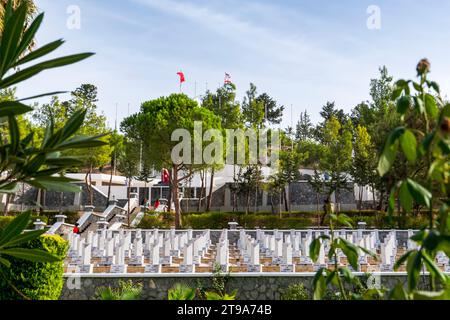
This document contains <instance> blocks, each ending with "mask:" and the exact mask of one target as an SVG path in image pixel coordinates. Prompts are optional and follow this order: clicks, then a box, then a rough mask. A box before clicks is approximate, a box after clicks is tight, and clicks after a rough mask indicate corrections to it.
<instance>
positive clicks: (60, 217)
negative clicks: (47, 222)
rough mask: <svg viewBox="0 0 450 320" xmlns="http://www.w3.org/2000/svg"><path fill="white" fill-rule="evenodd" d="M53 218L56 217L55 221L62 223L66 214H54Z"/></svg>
mask: <svg viewBox="0 0 450 320" xmlns="http://www.w3.org/2000/svg"><path fill="white" fill-rule="evenodd" d="M55 218H56V222H61V223H64V222H66V219H67V216H65V215H63V214H58V215H56V216H55Z"/></svg>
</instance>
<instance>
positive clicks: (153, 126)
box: [121, 94, 221, 227]
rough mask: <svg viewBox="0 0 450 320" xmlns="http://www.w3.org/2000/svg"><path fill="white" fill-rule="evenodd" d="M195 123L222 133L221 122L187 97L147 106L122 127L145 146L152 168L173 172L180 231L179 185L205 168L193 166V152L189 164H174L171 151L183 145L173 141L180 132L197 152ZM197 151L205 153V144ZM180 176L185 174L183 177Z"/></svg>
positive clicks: (147, 104) (173, 187)
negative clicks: (174, 133) (186, 136)
mask: <svg viewBox="0 0 450 320" xmlns="http://www.w3.org/2000/svg"><path fill="white" fill-rule="evenodd" d="M195 121H199V122H201V124H202V127H203V132H205V131H206V130H208V129H212V128H213V129H218V130H220V129H221V120H220V118H219V117H218V116H216V115H215V114H214V113H213V112H211V111H210V110H207V109H205V108H201V107H200V106H199V105H198V104H197V102H196V101H194V100H192V99H190V98H189V97H188V96H186V95H185V94H172V95H170V96H168V97H161V98H159V99H155V100H150V101H147V102H144V103H143V104H142V106H141V110H140V112H139V113H137V114H134V115H131V116H130V117H128V118H126V119H124V121H123V122H122V124H121V129H122V131H123V132H124V133H125V134H126V135H127V137H128V138H130V139H132V140H135V142H136V143H140V141H142V143H143V144H144V145H145V150H143V153H145V156H146V159H147V161H148V162H149V163H150V164H151V165H153V166H154V167H155V168H156V169H162V168H170V169H171V170H172V174H171V182H170V185H171V189H172V192H173V199H174V202H175V211H176V226H177V227H180V226H181V216H180V211H181V210H180V205H179V202H178V199H179V195H178V186H179V183H180V182H182V181H184V180H186V179H187V178H189V177H190V176H191V175H192V173H193V172H194V171H195V170H196V169H198V168H201V167H202V165H200V164H199V165H194V164H193V163H194V153H193V152H191V155H192V157H191V161H190V163H185V162H181V163H180V162H178V161H176V162H174V161H173V159H172V151H173V149H174V148H175V147H176V146H177V145H179V144H180V141H172V133H173V132H174V131H175V130H177V129H185V130H187V131H188V132H189V133H190V135H191V137H192V140H191V147H192V149H191V151H194V122H195ZM203 132H202V135H203ZM205 143H206V144H207V143H208V142H205ZM196 151H197V152H201V153H203V144H201V150H196ZM198 156H199V155H198V154H197V157H198ZM180 172H184V175H183V176H181V177H180V175H179V173H180Z"/></svg>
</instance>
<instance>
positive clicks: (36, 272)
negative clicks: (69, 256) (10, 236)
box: [0, 235, 69, 300]
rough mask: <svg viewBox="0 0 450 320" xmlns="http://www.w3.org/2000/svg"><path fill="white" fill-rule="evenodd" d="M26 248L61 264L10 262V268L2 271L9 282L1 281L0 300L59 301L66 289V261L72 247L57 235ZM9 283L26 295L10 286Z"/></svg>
mask: <svg viewBox="0 0 450 320" xmlns="http://www.w3.org/2000/svg"><path fill="white" fill-rule="evenodd" d="M22 247H23V248H28V249H41V250H45V251H47V252H49V253H51V254H53V255H55V256H56V257H58V258H60V259H61V261H60V262H53V263H42V262H30V261H25V260H21V259H17V258H11V259H10V262H11V267H10V268H6V267H3V266H2V267H0V268H1V271H2V272H3V273H4V275H5V276H6V279H7V281H5V280H4V279H3V278H0V300H22V299H25V298H29V299H32V300H57V299H59V296H60V295H61V291H62V288H63V273H64V267H63V259H64V258H65V256H66V253H67V250H68V249H69V244H68V242H67V241H65V240H64V239H63V238H61V237H60V236H57V235H42V236H40V237H39V238H37V239H35V240H32V241H30V242H28V243H26V244H25V245H23V246H22ZM8 282H10V283H11V284H12V285H14V287H15V288H16V289H17V290H18V291H20V292H21V293H22V294H23V295H24V296H23V295H21V294H19V293H18V292H17V291H15V290H14V289H13V288H11V287H10V286H9V285H8Z"/></svg>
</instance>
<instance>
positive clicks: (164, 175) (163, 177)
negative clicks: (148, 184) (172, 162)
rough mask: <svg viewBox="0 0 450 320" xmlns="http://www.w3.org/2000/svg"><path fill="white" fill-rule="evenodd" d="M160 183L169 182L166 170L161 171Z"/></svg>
mask: <svg viewBox="0 0 450 320" xmlns="http://www.w3.org/2000/svg"><path fill="white" fill-rule="evenodd" d="M161 181H162V183H169V182H170V176H169V170H167V169H163V170H162V173H161Z"/></svg>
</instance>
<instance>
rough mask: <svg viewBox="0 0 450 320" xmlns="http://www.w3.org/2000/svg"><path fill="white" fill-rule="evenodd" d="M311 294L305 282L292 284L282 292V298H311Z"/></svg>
mask: <svg viewBox="0 0 450 320" xmlns="http://www.w3.org/2000/svg"><path fill="white" fill-rule="evenodd" d="M310 299H311V294H310V293H309V291H308V289H306V288H305V286H304V285H303V283H296V284H291V285H290V286H289V287H287V289H286V290H284V291H283V293H282V294H281V300H310Z"/></svg>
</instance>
